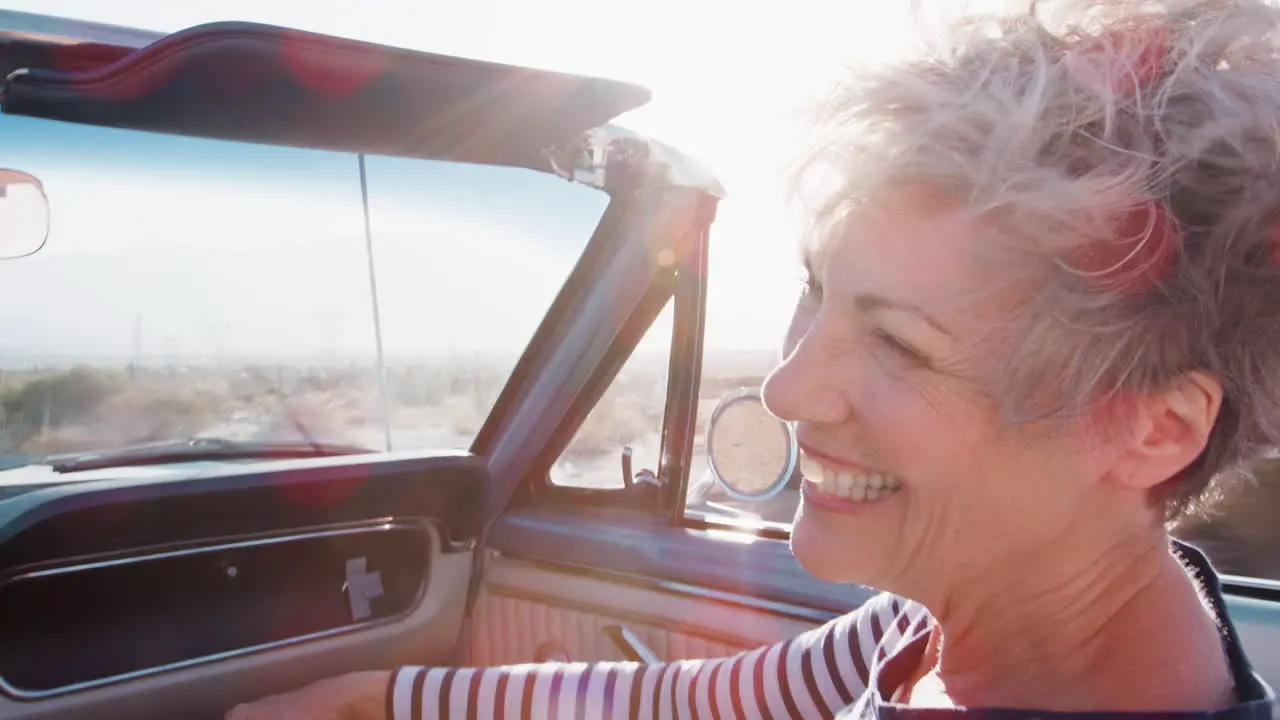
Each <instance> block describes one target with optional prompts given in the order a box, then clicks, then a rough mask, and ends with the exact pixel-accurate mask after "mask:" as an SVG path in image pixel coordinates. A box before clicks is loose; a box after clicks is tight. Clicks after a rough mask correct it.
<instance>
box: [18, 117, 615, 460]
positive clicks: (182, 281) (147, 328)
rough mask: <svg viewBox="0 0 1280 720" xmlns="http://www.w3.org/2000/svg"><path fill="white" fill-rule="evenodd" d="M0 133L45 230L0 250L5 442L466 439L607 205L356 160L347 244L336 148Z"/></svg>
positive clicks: (38, 448) (452, 168)
mask: <svg viewBox="0 0 1280 720" xmlns="http://www.w3.org/2000/svg"><path fill="white" fill-rule="evenodd" d="M0 138H2V142H3V146H4V161H3V162H0V166H3V167H9V168H14V169H18V170H21V171H23V172H26V173H30V174H31V175H34V176H35V177H37V178H39V179H40V181H41V182H42V183H43V184H44V188H45V191H46V193H47V195H48V198H49V206H50V226H51V231H50V234H49V239H48V242H47V243H46V245H45V247H44V248H43V249H42V250H40V251H39V252H38V253H36V254H34V255H31V256H29V257H25V258H19V259H14V260H7V261H4V262H0V293H3V297H4V302H2V303H0V338H3V339H0V456H5V457H7V458H9V459H10V461H12V459H13V458H21V457H24V456H27V455H28V454H37V455H42V454H48V453H67V452H80V451H102V450H110V449H117V448H122V447H127V446H131V445H136V444H139V443H147V442H158V441H165V440H171V439H178V438H186V437H191V436H216V437H222V438H228V439H237V440H282V441H298V440H302V441H306V442H313V441H314V442H331V443H346V444H352V445H358V446H361V447H367V448H372V449H384V448H386V449H395V450H404V449H414V448H426V447H455V448H456V447H466V446H468V445H469V444H470V443H471V440H472V438H473V437H474V435H475V433H476V432H477V430H478V429H479V427H480V424H481V423H482V422H483V420H484V418H485V416H486V415H487V414H488V412H489V410H490V408H491V407H492V405H493V403H494V401H495V399H496V397H497V395H498V392H499V391H500V390H501V388H502V386H503V384H504V383H505V382H506V380H507V377H508V375H509V374H510V372H511V370H512V368H513V366H514V364H515V362H516V359H517V357H518V355H519V353H520V352H521V351H522V350H523V349H524V346H525V345H526V343H527V342H528V340H529V339H530V337H531V336H532V334H533V331H534V329H535V328H536V326H537V324H538V323H539V322H540V320H541V319H542V316H543V314H544V313H545V312H546V310H547V308H548V306H549V305H550V303H551V301H552V300H553V298H554V296H555V294H556V292H557V291H558V290H559V288H560V286H561V284H562V283H563V282H564V280H565V278H566V277H567V275H568V273H569V271H570V269H571V267H572V265H573V263H574V262H575V261H576V260H577V258H578V256H579V255H580V253H581V252H582V250H583V248H584V246H585V244H586V242H587V240H588V239H589V238H590V235H591V233H592V231H593V230H594V228H595V226H596V224H597V222H598V221H599V218H600V216H601V214H602V213H603V212H604V209H605V206H606V205H607V203H608V197H607V196H606V195H605V194H603V193H600V192H598V191H595V190H593V189H591V188H587V187H584V186H580V185H575V184H570V183H567V182H564V181H563V180H561V179H559V178H556V177H553V176H550V175H545V174H542V173H536V172H533V171H528V170H518V169H513V168H503V167H489V166H475V165H462V164H456V163H446V162H434V161H419V160H405V159H397V158H382V157H375V158H367V159H366V175H367V188H368V200H369V202H368V228H369V233H370V236H369V237H370V241H369V242H366V224H365V220H366V219H365V208H364V203H363V202H362V192H361V176H360V170H359V162H358V158H357V156H355V155H349V154H343V153H335V152H321V151H313V150H304V149H293V148H281V147H271V146H261V145H247V144H239V143H229V142H221V141H209V140H201V139H193V138H186V137H171V136H160V135H150V134H146V133H137V132H129V131H120V130H111V129H104V128H95V127H86V126H77V125H68V124H60V123H53V122H46V121H36V120H30V119H26V118H14V117H4V116H0ZM375 290H376V292H375ZM375 299H376V302H375ZM5 457H0V460H3V459H5Z"/></svg>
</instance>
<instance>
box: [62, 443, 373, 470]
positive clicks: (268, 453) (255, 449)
mask: <svg viewBox="0 0 1280 720" xmlns="http://www.w3.org/2000/svg"><path fill="white" fill-rule="evenodd" d="M371 452H376V451H375V450H370V449H369V448H365V447H360V446H358V445H343V444H339V443H320V442H315V441H312V440H308V441H306V442H276V441H267V440H227V439H224V438H216V437H195V438H186V439H183V440H174V441H171V442H161V443H149V444H146V445H134V446H132V447H127V448H121V449H120V450H107V451H99V452H88V453H76V454H70V455H57V456H51V457H47V458H45V460H44V462H43V463H42V464H45V465H49V466H51V467H52V468H53V470H54V472H60V473H64V472H78V471H82V470H99V469H102V468H113V467H129V466H137V465H164V464H168V463H180V462H194V461H199V460H258V459H261V460H285V459H295V458H315V457H334V456H338V455H359V454H363V453H371Z"/></svg>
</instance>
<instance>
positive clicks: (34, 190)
mask: <svg viewBox="0 0 1280 720" xmlns="http://www.w3.org/2000/svg"><path fill="white" fill-rule="evenodd" d="M48 237H49V198H48V197H46V196H45V194H44V185H43V184H41V182H40V181H39V180H38V179H36V177H35V176H34V175H29V174H27V173H24V172H21V171H19V170H4V169H0V260H10V259H13V258H20V257H25V256H27V255H30V254H32V253H34V252H36V251H37V250H39V249H40V248H42V247H44V241H45V239H46V238H48Z"/></svg>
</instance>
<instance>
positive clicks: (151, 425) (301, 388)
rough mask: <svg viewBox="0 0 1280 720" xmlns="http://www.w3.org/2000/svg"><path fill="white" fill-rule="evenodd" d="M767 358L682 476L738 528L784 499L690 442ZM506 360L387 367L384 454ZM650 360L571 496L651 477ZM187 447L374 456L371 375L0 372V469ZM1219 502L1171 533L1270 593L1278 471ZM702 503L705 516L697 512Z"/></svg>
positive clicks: (231, 369) (464, 427) (573, 461)
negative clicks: (631, 477)
mask: <svg viewBox="0 0 1280 720" xmlns="http://www.w3.org/2000/svg"><path fill="white" fill-rule="evenodd" d="M771 360H772V358H771V357H770V356H768V354H754V355H753V354H741V353H739V354H729V355H726V356H724V357H715V356H708V358H707V364H706V368H705V369H704V377H703V380H702V388H701V399H700V402H699V412H698V423H699V425H698V442H697V456H696V457H695V460H694V464H693V467H692V472H691V475H690V490H689V493H690V503H689V504H690V507H691V508H695V507H696V508H697V509H698V510H700V511H702V512H712V513H716V512H719V513H721V514H725V515H733V516H737V517H739V518H740V519H743V520H745V521H747V522H750V523H758V522H760V521H762V520H763V521H770V522H784V523H785V522H787V521H788V519H789V517H790V515H791V513H792V511H793V508H794V507H795V504H796V502H797V497H796V493H795V491H794V490H790V489H789V490H787V491H784V493H783V495H781V496H779V497H778V498H776V499H775V500H774V501H772V502H770V503H769V504H768V506H767V507H759V508H752V507H750V506H749V504H748V505H744V504H743V503H734V502H728V503H727V502H725V498H724V496H723V495H722V494H718V493H717V492H716V488H715V487H714V486H713V485H712V483H711V482H710V475H709V473H708V472H707V461H706V453H705V446H704V445H703V432H704V430H705V425H706V422H707V420H708V419H709V418H710V415H711V412H712V410H713V408H714V407H715V405H716V403H717V402H718V401H719V400H720V399H721V398H722V397H724V396H725V395H726V394H728V393H731V392H734V391H736V390H738V389H739V388H742V387H757V386H759V384H760V382H761V381H762V379H763V378H764V375H765V373H766V372H767V371H768V367H769V363H770V361H771ZM513 363H514V359H494V358H480V357H472V358H468V359H466V360H460V359H457V358H454V359H451V360H447V361H435V362H428V361H419V362H413V363H410V362H397V363H389V364H388V366H387V369H386V386H387V408H386V417H387V418H388V420H389V426H390V437H391V445H392V449H395V450H405V449H418V448H465V447H467V446H468V445H469V444H470V442H471V439H472V438H473V437H474V435H475V433H476V432H477V431H478V430H479V428H480V425H481V423H482V422H483V421H484V419H485V417H486V415H487V414H488V412H489V409H490V408H491V407H492V406H493V403H494V401H495V400H496V399H497V396H498V393H499V392H500V391H501V389H502V385H503V383H504V382H505V381H506V378H507V375H508V373H509V372H510V368H511V367H512V364H513ZM665 374H666V366H665V358H663V357H642V356H637V357H636V358H633V359H632V360H631V361H630V362H629V363H628V364H627V365H626V366H625V367H624V368H623V370H622V371H621V373H620V374H619V376H618V378H617V380H616V381H615V382H614V384H613V385H612V386H611V387H610V389H609V390H608V391H607V392H606V394H605V396H604V397H603V398H602V400H601V402H600V403H599V405H597V407H596V408H595V409H594V410H593V411H592V413H591V414H590V415H589V416H588V418H587V420H586V422H585V423H584V424H583V426H582V428H581V429H580V430H579V432H578V434H577V435H576V437H575V438H574V440H573V442H572V443H571V444H570V446H569V447H568V449H567V450H566V451H565V453H564V454H563V455H562V457H561V458H560V459H559V461H558V462H557V463H556V464H555V466H554V467H553V468H552V471H551V476H552V480H553V481H554V482H556V483H558V484H562V485H569V486H577V487H597V488H610V487H620V486H621V485H622V477H621V472H620V460H619V458H620V453H621V452H622V448H623V447H624V446H626V445H630V446H631V447H632V448H633V451H634V455H633V458H634V466H635V468H636V469H637V470H638V469H640V468H651V469H652V468H655V467H656V464H657V460H658V452H659V442H660V433H661V428H662V413H663V406H664V400H665V391H666V379H665ZM191 436H214V437H224V438H230V439H247V440H253V439H257V440H288V441H296V440H306V439H308V438H310V439H314V440H317V441H325V442H340V443H349V444H354V445H359V446H363V447H368V448H371V449H374V450H381V449H384V448H385V447H386V436H387V433H386V427H385V426H384V423H383V408H382V402H381V393H380V391H379V379H378V375H377V372H376V369H375V367H374V366H373V364H372V363H364V364H362V363H354V362H353V363H349V364H344V365H332V364H331V365H317V366H308V365H304V364H298V363H292V364H280V363H277V364H270V363H262V362H259V363H232V362H227V361H220V362H219V363H217V364H212V363H168V364H161V363H152V364H145V363H127V364H123V365H114V366H113V365H107V364H89V363H83V362H81V363H73V364H69V365H62V366H59V365H56V364H31V365H29V366H26V367H22V366H17V367H14V366H13V364H12V363H10V367H8V368H6V369H0V461H2V460H4V459H7V460H8V461H9V462H8V464H9V465H14V464H21V463H22V462H25V461H26V459H29V458H31V457H38V456H41V455H44V454H49V453H63V452H77V451H87V450H104V449H111V448H118V447H124V446H128V445H134V444H137V443H144V442H154V441H161V440H169V439H175V438H182V437H191ZM1221 494H1222V499H1221V500H1220V501H1219V502H1217V503H1216V504H1215V505H1213V506H1212V507H1210V508H1208V509H1206V510H1205V512H1204V513H1203V514H1201V515H1198V516H1195V517H1192V518H1188V519H1186V520H1184V521H1183V522H1181V523H1180V524H1179V525H1178V527H1177V528H1176V533H1177V534H1178V535H1179V536H1181V537H1183V538H1185V539H1188V540H1190V541H1193V542H1195V543H1197V544H1199V545H1201V546H1202V547H1204V548H1205V549H1206V550H1207V551H1208V552H1209V554H1210V556H1211V557H1212V558H1213V560H1214V561H1215V563H1216V564H1217V565H1218V566H1219V569H1220V571H1222V572H1225V573H1228V574H1239V575H1249V576H1253V577H1263V578H1270V579H1274V580H1280V522H1277V520H1278V519H1280V463H1268V464H1267V465H1266V466H1264V467H1262V468H1260V469H1259V470H1258V472H1257V477H1256V479H1253V480H1240V479H1238V478H1224V482H1223V491H1222V493H1221ZM708 501H710V502H711V503H712V504H710V505H708V504H707V502H708Z"/></svg>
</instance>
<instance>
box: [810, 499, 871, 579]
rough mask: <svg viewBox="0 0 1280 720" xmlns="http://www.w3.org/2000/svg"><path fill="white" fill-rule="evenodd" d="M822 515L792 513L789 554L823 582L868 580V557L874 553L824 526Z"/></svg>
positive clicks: (869, 576) (869, 570)
mask: <svg viewBox="0 0 1280 720" xmlns="http://www.w3.org/2000/svg"><path fill="white" fill-rule="evenodd" d="M823 519H824V518H822V517H821V516H820V513H816V512H811V513H807V514H806V513H805V512H804V511H803V510H801V512H799V513H797V514H796V520H795V524H794V525H793V526H792V528H791V554H792V555H793V556H795V559H796V561H797V562H798V563H800V567H802V568H804V570H805V572H807V573H809V574H810V575H812V576H814V577H815V578H817V579H819V580H822V581H823V582H829V583H863V584H870V580H871V576H872V575H873V574H874V573H873V569H872V568H871V567H870V563H869V562H868V561H869V560H872V559H874V558H875V557H876V556H877V555H878V553H875V552H867V551H868V550H870V548H859V547H856V546H854V545H853V544H852V543H850V542H849V539H848V538H845V537H842V534H841V533H839V532H832V530H833V529H834V528H830V527H824V525H826V524H827V523H824V522H823Z"/></svg>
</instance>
